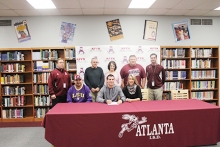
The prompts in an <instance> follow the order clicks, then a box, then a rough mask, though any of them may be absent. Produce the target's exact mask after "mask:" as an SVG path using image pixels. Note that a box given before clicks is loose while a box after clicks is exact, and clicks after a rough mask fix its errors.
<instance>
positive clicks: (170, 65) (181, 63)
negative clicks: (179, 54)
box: [161, 59, 186, 69]
mask: <svg viewBox="0 0 220 147" xmlns="http://www.w3.org/2000/svg"><path fill="white" fill-rule="evenodd" d="M161 65H162V66H163V67H164V69H174V68H186V60H168V59H164V60H162V63H161Z"/></svg>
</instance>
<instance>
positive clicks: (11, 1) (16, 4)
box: [1, 0, 34, 9]
mask: <svg viewBox="0 0 220 147" xmlns="http://www.w3.org/2000/svg"><path fill="white" fill-rule="evenodd" d="M1 3H2V4H4V5H6V6H7V7H9V8H10V9H34V8H33V7H32V6H31V5H30V4H29V3H28V2H27V1H26V0H1Z"/></svg>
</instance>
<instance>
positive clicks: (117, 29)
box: [106, 19, 124, 41]
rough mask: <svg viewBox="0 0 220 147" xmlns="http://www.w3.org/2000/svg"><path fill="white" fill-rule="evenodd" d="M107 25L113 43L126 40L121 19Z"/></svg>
mask: <svg viewBox="0 0 220 147" xmlns="http://www.w3.org/2000/svg"><path fill="white" fill-rule="evenodd" d="M106 25H107V29H108V34H109V37H110V40H111V41H114V40H118V39H121V38H124V35H123V32H122V28H121V24H120V21H119V19H115V20H110V21H107V22H106Z"/></svg>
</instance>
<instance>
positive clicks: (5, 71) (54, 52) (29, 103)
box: [0, 46, 76, 122]
mask: <svg viewBox="0 0 220 147" xmlns="http://www.w3.org/2000/svg"><path fill="white" fill-rule="evenodd" d="M68 49H72V50H73V51H74V52H75V47H74V46H71V47H38V48H4V49H0V53H1V56H0V57H2V54H4V55H3V57H4V60H3V59H2V58H1V60H0V66H1V67H2V66H3V67H2V68H1V70H2V71H1V72H0V77H1V79H0V80H1V84H0V89H1V91H2V92H1V100H0V122H39V121H42V120H43V116H42V114H40V116H37V114H38V111H36V110H37V109H41V112H40V113H42V112H44V113H45V114H46V112H47V111H48V110H49V109H50V108H51V105H50V103H49V105H45V104H43V105H41V104H39V103H38V104H36V102H35V100H38V99H37V98H47V100H50V97H49V94H48V88H47V86H48V82H47V80H48V77H49V74H50V72H51V71H52V70H53V69H54V68H55V67H56V66H55V65H56V61H57V58H63V59H64V62H65V63H66V61H68V62H75V63H76V60H75V57H74V58H67V59H66V50H68ZM18 52H19V56H17V54H18ZM20 53H22V55H20ZM74 56H75V53H74ZM21 57H22V58H23V59H22V60H21ZM18 58H19V59H18ZM35 62H39V63H40V64H42V63H43V65H44V67H46V68H48V69H46V68H45V69H39V70H36V69H34V67H35ZM47 63H54V64H53V67H47V65H48V64H47ZM16 64H20V65H16ZM22 65H23V66H22ZM18 66H19V67H20V66H21V67H23V69H24V70H23V71H20V70H19V71H16V70H14V68H16V67H18ZM6 67H7V68H6ZM65 67H66V66H65ZM11 68H12V69H11ZM42 68H43V67H42ZM69 72H70V73H73V74H75V73H76V69H75V70H70V71H69ZM36 76H37V77H38V76H39V77H42V78H43V80H42V79H41V80H42V81H38V80H36V79H35V78H36ZM15 77H19V78H18V79H19V80H20V79H21V78H23V81H22V80H20V81H18V80H15V79H16V78H15ZM8 79H9V80H8ZM13 79H14V81H13ZM5 80H6V81H5ZM34 80H35V81H34ZM21 81H22V82H21ZM42 85H43V87H44V86H45V88H44V92H45V93H41V92H40V93H38V92H36V91H34V90H35V87H38V86H42ZM17 86H19V87H24V88H23V89H25V93H22V94H20V93H10V92H5V90H6V89H7V90H8V89H10V88H11V87H13V88H14V89H15V88H17ZM13 88H11V89H13ZM14 89H13V90H14ZM15 90H16V89H15ZM9 91H10V90H9ZM21 97H23V98H25V99H24V102H25V103H24V104H22V105H18V104H17V99H18V98H20V99H21ZM48 97H49V98H48ZM13 98H15V99H13ZM5 99H6V100H5ZM20 99H19V100H20ZM11 101H13V102H15V101H16V102H15V103H16V104H13V105H11V103H12V102H11ZM3 102H4V103H3ZM5 102H7V105H5ZM3 104H4V105H3ZM20 109H22V111H23V112H22V113H23V116H22V117H21V116H20V115H18V116H17V115H16V116H15V114H14V113H20V114H21V110H20ZM43 109H44V110H43ZM6 110H7V111H6ZM17 110H19V111H18V112H17ZM12 111H13V112H12ZM6 113H12V114H11V116H10V118H3V116H4V117H5V115H6ZM12 115H13V116H15V117H17V118H13V116H12ZM7 117H8V114H7Z"/></svg>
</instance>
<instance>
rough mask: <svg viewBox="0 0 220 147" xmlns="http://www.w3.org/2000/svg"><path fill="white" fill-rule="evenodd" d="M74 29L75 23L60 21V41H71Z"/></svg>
mask: <svg viewBox="0 0 220 147" xmlns="http://www.w3.org/2000/svg"><path fill="white" fill-rule="evenodd" d="M75 29H76V24H73V23H67V22H62V23H61V27H60V33H59V41H60V42H62V43H72V42H73V37H74V33H75Z"/></svg>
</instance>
